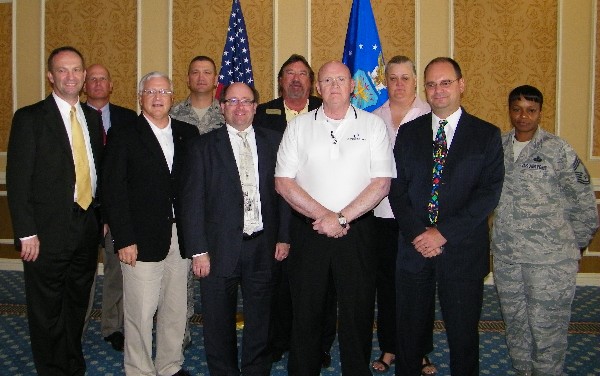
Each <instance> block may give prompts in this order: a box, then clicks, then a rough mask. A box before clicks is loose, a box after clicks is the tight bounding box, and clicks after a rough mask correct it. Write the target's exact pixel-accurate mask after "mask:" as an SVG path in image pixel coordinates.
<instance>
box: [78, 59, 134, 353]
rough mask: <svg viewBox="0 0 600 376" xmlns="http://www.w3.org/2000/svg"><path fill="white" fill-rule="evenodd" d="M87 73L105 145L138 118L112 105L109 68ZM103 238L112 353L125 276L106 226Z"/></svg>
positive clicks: (106, 331) (117, 341) (119, 337)
mask: <svg viewBox="0 0 600 376" xmlns="http://www.w3.org/2000/svg"><path fill="white" fill-rule="evenodd" d="M86 71H87V76H86V78H85V84H84V85H83V92H84V93H85V95H86V96H87V101H86V104H87V105H88V106H89V107H91V108H92V109H94V110H96V111H97V112H98V114H99V115H100V116H101V118H102V128H103V136H104V144H106V134H107V133H108V131H109V129H110V128H113V127H114V128H121V127H127V126H130V127H132V126H133V125H134V124H135V122H136V119H137V115H136V113H135V112H134V111H133V110H130V109H128V108H125V107H121V106H117V105H116V104H113V103H110V95H111V93H112V90H113V82H112V79H111V77H110V72H109V71H108V69H106V67H104V66H103V65H101V64H92V65H90V66H89V67H87V69H86ZM103 235H104V241H103V242H102V243H103V245H104V254H103V256H104V258H103V263H104V283H103V285H102V321H101V322H100V332H101V334H102V337H103V338H104V340H105V341H108V342H110V344H111V346H112V348H113V349H115V350H117V351H123V344H124V337H123V275H122V274H121V264H120V262H119V256H117V254H116V253H115V250H114V246H113V241H112V234H111V233H110V230H109V228H108V225H107V224H104V229H103ZM95 285H96V284H95V283H94V286H95ZM94 286H92V291H91V294H90V306H89V307H88V315H87V317H86V326H87V321H88V320H89V313H90V312H91V308H92V305H93V302H94V295H95V294H94V293H95V291H94V290H95V288H94ZM84 332H85V330H84Z"/></svg>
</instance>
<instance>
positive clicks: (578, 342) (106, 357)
mask: <svg viewBox="0 0 600 376" xmlns="http://www.w3.org/2000/svg"><path fill="white" fill-rule="evenodd" d="M96 291H97V292H96V298H95V306H94V308H95V309H94V311H93V313H92V320H91V322H90V325H89V327H88V331H87V333H86V334H85V339H84V345H83V350H84V353H85V356H86V361H87V366H88V372H87V374H88V375H91V376H95V375H122V374H123V354H122V353H120V352H117V351H114V350H113V349H112V348H111V347H110V345H109V344H108V343H107V342H104V340H103V339H102V337H101V334H100V320H99V319H100V315H101V314H102V313H101V310H100V302H101V294H102V277H101V276H100V277H98V283H97V286H96ZM484 296H485V301H484V309H483V314H482V319H481V323H480V345H479V346H480V354H481V355H480V358H481V366H480V369H481V371H480V374H481V375H514V372H512V370H511V365H510V361H509V358H508V352H507V348H506V344H505V341H504V325H503V323H502V319H501V316H500V308H499V305H498V300H497V297H496V292H495V290H494V287H493V286H485V294H484ZM199 311H200V307H197V312H199ZM436 318H437V320H438V321H436V325H435V333H434V340H435V350H434V352H433V353H432V354H430V358H431V361H432V362H433V363H435V364H436V365H437V367H438V375H440V376H442V375H449V374H450V372H449V354H448V344H447V342H446V336H445V332H444V327H443V323H442V322H441V321H440V319H441V316H440V313H439V307H438V310H437V312H436ZM201 321H202V320H201V317H200V315H195V317H194V320H193V322H194V325H193V326H192V335H193V344H192V345H191V346H190V347H189V348H188V350H186V353H185V363H184V367H185V368H186V369H188V370H189V371H190V372H191V373H192V374H193V375H199V376H201V375H208V370H207V367H206V360H205V357H204V348H203V346H202V325H201ZM238 339H239V340H241V331H238ZM0 342H1V343H2V346H1V347H0V364H2V368H1V369H2V372H0V373H1V374H3V375H4V374H11V375H33V374H35V369H34V365H33V361H32V358H31V350H30V347H29V331H28V329H27V318H26V314H25V297H24V294H23V273H22V272H18V271H0ZM331 355H332V357H333V362H332V366H331V367H329V368H328V369H325V370H323V372H322V375H324V376H329V375H339V374H340V373H341V372H340V366H339V349H338V344H337V341H336V342H335V343H334V345H333V348H332V354H331ZM378 355H379V347H378V344H377V338H376V336H375V335H373V353H372V357H373V358H376V357H377V356H378ZM286 362H287V359H286V358H284V359H283V360H282V361H280V362H278V363H275V364H273V368H272V372H271V374H272V375H276V376H279V375H286V374H287V372H286ZM565 371H566V373H567V374H568V375H574V376H598V375H600V287H589V286H580V287H578V288H577V293H576V296H575V301H574V304H573V314H572V318H571V324H570V327H569V350H568V352H567V360H566V369H565ZM388 374H390V375H392V374H393V367H392V368H391V369H390V371H389V372H388Z"/></svg>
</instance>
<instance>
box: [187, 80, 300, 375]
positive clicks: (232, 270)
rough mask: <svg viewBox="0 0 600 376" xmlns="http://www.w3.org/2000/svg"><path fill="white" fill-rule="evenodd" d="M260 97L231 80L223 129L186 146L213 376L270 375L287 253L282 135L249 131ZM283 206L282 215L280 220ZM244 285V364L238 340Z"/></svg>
mask: <svg viewBox="0 0 600 376" xmlns="http://www.w3.org/2000/svg"><path fill="white" fill-rule="evenodd" d="M256 98H257V92H256V90H255V89H254V88H250V87H249V86H247V85H246V84H243V83H240V82H236V83H233V84H231V85H230V86H228V87H226V88H225V89H224V90H223V91H222V92H221V98H220V102H221V111H222V112H223V114H224V117H225V122H226V124H225V126H224V127H220V128H218V129H216V130H213V131H211V132H209V133H206V134H204V135H201V136H200V137H199V138H197V139H195V140H194V141H193V142H192V144H191V145H190V148H189V154H188V160H187V163H188V166H187V168H186V169H185V171H184V173H183V174H182V176H183V183H182V191H181V195H180V196H181V199H180V206H181V208H180V213H181V217H182V218H181V220H182V223H183V234H184V238H185V250H186V255H187V256H188V257H191V258H193V262H192V267H193V271H194V274H195V275H196V276H198V277H200V278H201V279H200V288H201V299H202V315H203V320H204V347H205V350H206V358H207V362H208V369H209V372H210V374H212V375H238V374H240V368H241V373H242V374H244V375H269V373H270V369H271V358H270V354H269V353H268V351H267V345H268V334H269V319H270V310H271V296H272V269H273V265H274V263H275V260H283V259H284V258H286V257H287V255H288V251H289V240H288V235H289V234H288V230H287V225H288V223H289V214H290V212H289V207H288V206H287V204H285V203H284V202H283V201H282V200H281V199H280V197H279V196H278V195H277V193H276V192H275V180H274V174H275V162H276V156H277V148H278V146H279V141H280V140H281V133H279V132H275V131H271V130H268V129H264V128H260V127H254V126H253V117H254V113H255V111H256ZM286 208H287V217H286V219H284V220H280V218H281V217H285V213H286ZM238 286H241V289H242V295H243V305H244V334H243V339H242V356H241V360H242V361H241V367H240V366H238V356H237V354H238V351H237V338H236V311H237V291H238Z"/></svg>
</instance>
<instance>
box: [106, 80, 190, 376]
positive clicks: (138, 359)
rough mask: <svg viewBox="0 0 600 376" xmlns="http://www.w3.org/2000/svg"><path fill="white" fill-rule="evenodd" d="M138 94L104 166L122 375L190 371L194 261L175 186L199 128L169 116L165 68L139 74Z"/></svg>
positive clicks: (108, 149)
mask: <svg viewBox="0 0 600 376" xmlns="http://www.w3.org/2000/svg"><path fill="white" fill-rule="evenodd" d="M138 95H139V103H140V108H141V109H142V113H141V114H140V115H139V116H138V118H137V121H136V123H134V124H132V126H130V127H121V128H118V129H113V130H111V131H110V132H109V134H108V142H107V143H106V161H105V163H104V166H103V170H102V207H103V214H105V215H106V219H107V221H108V225H109V226H110V230H111V233H112V236H113V241H114V247H115V249H117V250H118V252H119V260H120V261H121V272H122V274H123V315H124V328H125V350H124V352H125V354H124V355H125V359H124V366H125V374H127V375H140V374H141V375H158V376H170V375H178V376H185V375H189V373H188V372H187V371H186V370H185V369H183V368H182V365H183V348H182V345H183V336H184V332H185V322H186V311H187V270H188V269H189V267H190V263H189V260H187V259H186V258H184V257H182V256H183V254H184V253H183V252H184V251H183V238H182V236H181V228H180V224H179V223H180V222H179V219H180V218H179V215H178V212H177V207H178V206H177V200H178V196H177V192H178V191H179V190H178V181H179V174H180V173H181V168H182V166H183V161H184V158H185V148H186V143H187V141H188V140H190V139H191V138H193V137H195V136H196V135H198V129H196V127H194V126H193V125H191V124H187V123H184V122H180V121H177V120H175V119H171V118H170V117H169V109H170V108H171V105H172V104H173V84H172V82H171V80H170V79H169V78H168V77H167V76H166V75H164V74H163V73H160V72H150V73H148V74H146V75H145V76H144V77H142V79H141V80H140V83H139V87H138ZM154 317H156V351H155V354H156V357H155V360H153V359H152V353H153V350H152V329H153V326H154Z"/></svg>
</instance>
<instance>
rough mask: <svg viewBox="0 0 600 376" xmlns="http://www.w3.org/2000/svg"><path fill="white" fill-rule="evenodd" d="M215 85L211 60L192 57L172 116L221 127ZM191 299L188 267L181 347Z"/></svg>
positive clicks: (203, 128) (191, 308)
mask: <svg viewBox="0 0 600 376" xmlns="http://www.w3.org/2000/svg"><path fill="white" fill-rule="evenodd" d="M216 86H217V67H216V66H215V62H214V61H213V59H211V58H210V57H208V56H202V55H200V56H196V57H195V58H193V59H192V61H191V62H190V65H189V68H188V88H189V89H190V95H189V96H188V97H187V99H186V100H184V101H183V102H179V103H177V104H176V105H175V106H173V108H171V112H170V115H171V117H172V118H173V119H176V120H180V121H185V122H186V123H190V124H192V125H195V126H196V127H197V128H198V130H199V131H200V134H204V133H208V132H210V131H212V130H213V129H217V128H220V127H222V126H223V125H224V124H225V119H224V118H223V114H222V113H221V108H220V107H219V102H218V101H217V100H216V99H215V87H216ZM194 302H195V299H194V274H193V272H192V271H191V269H190V272H189V273H188V312H187V325H186V327H185V337H184V339H183V347H184V348H187V347H188V346H189V345H190V343H191V342H192V337H191V332H190V319H191V318H192V316H193V315H194Z"/></svg>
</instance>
